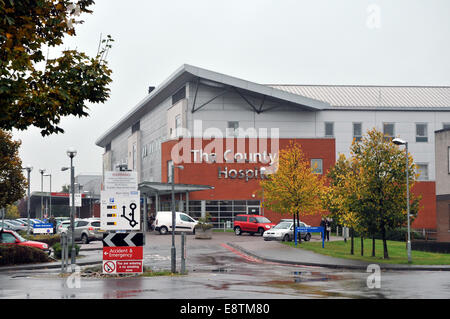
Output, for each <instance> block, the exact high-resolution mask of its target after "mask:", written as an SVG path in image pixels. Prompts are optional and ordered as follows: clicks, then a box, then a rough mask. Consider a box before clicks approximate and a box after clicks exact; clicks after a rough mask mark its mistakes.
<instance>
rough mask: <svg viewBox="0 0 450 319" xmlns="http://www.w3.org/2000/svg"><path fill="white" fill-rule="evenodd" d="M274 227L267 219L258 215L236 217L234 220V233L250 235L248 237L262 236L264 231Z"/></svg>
mask: <svg viewBox="0 0 450 319" xmlns="http://www.w3.org/2000/svg"><path fill="white" fill-rule="evenodd" d="M273 226H275V224H274V223H272V222H271V221H270V220H269V219H267V218H266V217H264V216H260V215H236V217H235V218H234V225H233V229H234V233H235V234H236V235H238V236H239V235H241V234H242V233H250V235H254V234H259V235H260V236H262V235H263V234H264V232H265V231H266V230H269V229H271V228H272V227H273Z"/></svg>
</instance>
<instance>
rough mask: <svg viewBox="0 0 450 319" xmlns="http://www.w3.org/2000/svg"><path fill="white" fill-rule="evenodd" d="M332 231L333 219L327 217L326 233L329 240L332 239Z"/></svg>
mask: <svg viewBox="0 0 450 319" xmlns="http://www.w3.org/2000/svg"><path fill="white" fill-rule="evenodd" d="M330 232H331V219H330V218H327V219H326V220H325V234H326V239H327V241H330Z"/></svg>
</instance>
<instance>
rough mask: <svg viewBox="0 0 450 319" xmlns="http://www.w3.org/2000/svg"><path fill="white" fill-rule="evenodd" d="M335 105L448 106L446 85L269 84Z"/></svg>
mask: <svg viewBox="0 0 450 319" xmlns="http://www.w3.org/2000/svg"><path fill="white" fill-rule="evenodd" d="M268 86H269V87H273V88H276V89H279V90H283V91H286V92H289V93H293V94H298V95H301V96H306V97H309V98H312V99H316V100H320V101H324V102H326V103H329V105H330V108H331V109H333V108H337V109H370V108H376V109H401V110H406V109H414V110H417V109H421V110H450V87H448V86H434V87H433V86H359V85H277V84H273V85H268Z"/></svg>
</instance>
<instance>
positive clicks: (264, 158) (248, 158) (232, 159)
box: [191, 150, 278, 165]
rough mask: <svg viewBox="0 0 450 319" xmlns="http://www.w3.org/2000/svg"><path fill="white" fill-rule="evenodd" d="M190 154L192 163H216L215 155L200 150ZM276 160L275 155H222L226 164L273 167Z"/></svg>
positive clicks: (228, 153) (227, 152) (265, 153)
mask: <svg viewBox="0 0 450 319" xmlns="http://www.w3.org/2000/svg"><path fill="white" fill-rule="evenodd" d="M191 153H192V154H193V156H194V163H202V162H203V161H204V162H207V163H216V162H217V160H216V159H217V154H216V153H205V152H203V151H202V150H192V151H191ZM277 158H278V154H277V153H274V154H272V153H267V152H266V151H264V152H262V153H235V154H233V152H232V151H231V150H226V151H225V152H224V153H223V159H224V161H225V162H226V163H263V164H269V165H273V164H275V162H276V160H277Z"/></svg>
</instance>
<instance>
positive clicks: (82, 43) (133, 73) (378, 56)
mask: <svg viewBox="0 0 450 319" xmlns="http://www.w3.org/2000/svg"><path fill="white" fill-rule="evenodd" d="M93 11H94V13H93V14H92V15H83V16H81V18H82V19H83V20H84V21H85V23H84V24H83V25H81V26H77V28H76V30H77V36H76V37H70V38H68V39H67V41H66V42H65V44H64V48H70V49H74V48H77V49H78V50H81V51H84V52H86V53H87V54H89V55H91V56H93V55H95V54H96V52H97V47H98V41H99V37H100V34H103V36H105V35H107V34H110V35H111V36H112V37H113V38H114V39H115V42H114V44H113V48H112V49H111V51H110V53H109V55H108V61H109V66H110V67H111V69H112V70H113V75H112V78H113V83H112V84H111V97H110V99H109V101H107V102H106V103H105V104H102V105H89V108H90V112H89V113H90V117H88V118H82V119H78V118H75V117H69V118H65V119H64V120H63V121H62V123H61V127H62V128H63V129H64V130H65V133H64V134H58V135H52V136H50V137H45V138H43V137H41V135H40V133H39V130H37V129H35V128H30V129H29V130H27V131H22V132H18V131H14V134H13V136H14V138H15V139H21V140H22V147H21V150H20V156H21V158H22V160H23V165H28V164H30V165H32V166H33V167H34V169H33V172H32V175H31V178H32V180H31V190H32V191H39V190H40V189H41V181H40V174H39V172H38V169H39V168H45V169H46V170H47V172H49V173H51V174H52V190H53V191H60V190H61V187H62V185H64V184H68V183H69V179H70V176H69V171H66V172H61V167H62V166H68V165H69V164H70V162H69V158H68V157H67V155H66V150H67V148H68V147H71V146H73V147H75V148H76V149H77V150H78V155H77V156H76V157H75V159H74V163H75V173H76V175H78V174H80V173H101V171H102V154H103V149H102V148H99V147H97V146H96V145H95V140H96V139H97V138H98V137H100V136H101V135H102V134H103V133H104V132H105V131H106V130H107V129H109V128H110V127H111V126H112V125H113V124H114V123H116V122H117V121H118V120H119V119H120V118H121V117H122V116H123V115H124V114H125V113H127V112H128V111H129V110H130V109H131V108H132V107H134V106H135V105H136V104H137V102H139V101H140V100H142V99H143V98H144V97H145V95H146V93H147V88H148V86H150V85H153V86H158V85H159V84H160V83H161V82H162V81H163V80H165V79H166V78H167V77H168V76H169V75H170V74H171V73H172V72H174V71H175V70H176V69H177V68H179V67H180V66H181V65H182V64H184V63H187V64H192V65H195V66H199V67H203V68H206V69H210V70H212V71H216V72H220V73H225V74H227V75H231V76H236V77H239V78H242V79H245V80H249V81H254V82H257V83H261V84H269V83H270V84H274V83H281V84H360V85H438V86H443V85H445V86H449V85H450V41H449V39H450V19H449V17H448V14H449V12H450V1H448V0H403V1H401V0H396V1H392V0H385V1H379V0H345V1H336V0H310V1H301V0H245V1H244V0H221V1H216V0H191V1H186V0H159V1H152V0H131V1H123V0H121V1H119V0H97V1H96V5H95V6H94V7H93ZM57 53H58V50H57V49H53V50H51V51H50V57H52V54H53V57H55V56H56V54H57ZM48 189H49V180H48V178H45V180H44V191H48Z"/></svg>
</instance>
